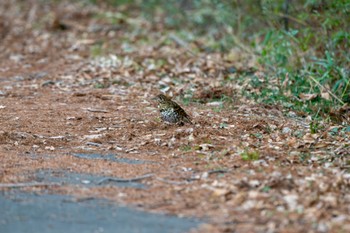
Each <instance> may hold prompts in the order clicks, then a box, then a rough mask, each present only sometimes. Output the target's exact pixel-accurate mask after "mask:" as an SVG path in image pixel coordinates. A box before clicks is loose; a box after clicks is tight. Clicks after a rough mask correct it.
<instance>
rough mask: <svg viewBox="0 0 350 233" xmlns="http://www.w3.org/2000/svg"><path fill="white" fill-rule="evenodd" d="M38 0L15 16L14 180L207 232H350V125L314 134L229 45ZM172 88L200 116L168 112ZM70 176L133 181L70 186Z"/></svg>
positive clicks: (2, 64)
mask: <svg viewBox="0 0 350 233" xmlns="http://www.w3.org/2000/svg"><path fill="white" fill-rule="evenodd" d="M12 2H14V3H15V2H16V1H12ZM32 2H33V5H29V4H27V3H23V2H21V3H17V4H13V5H9V6H7V7H8V8H7V9H8V10H7V12H5V11H4V10H3V12H2V14H1V17H2V19H6V20H3V21H2V22H5V23H3V24H2V25H3V28H2V29H1V30H2V32H3V33H4V35H5V36H4V37H3V39H2V44H1V46H0V49H1V51H3V52H2V53H1V57H0V163H1V167H0V183H1V184H9V183H32V182H58V185H52V186H37V187H25V188H21V190H23V191H26V192H29V193H31V192H34V193H46V192H48V193H54V194H64V195H70V196H74V197H77V198H106V199H108V200H112V201H114V202H116V203H119V204H127V205H129V206H132V207H135V208H141V209H143V210H147V211H151V212H163V213H169V214H175V215H178V216H187V217H197V218H202V219H205V220H206V222H207V224H204V225H202V226H201V227H200V228H199V229H198V230H197V231H198V232H231V231H237V232H252V231H254V232H275V231H278V232H305V231H309V232H327V231H333V232H334V231H337V230H339V232H341V231H344V232H346V231H350V218H349V216H350V215H349V208H348V206H349V204H350V203H349V202H350V196H349V178H350V177H349V176H348V174H347V173H346V172H344V169H346V166H347V164H346V160H344V155H346V154H348V149H347V146H346V145H348V143H349V140H348V133H346V134H345V135H334V134H330V133H328V132H330V130H331V129H333V128H331V127H330V128H329V131H327V129H326V130H325V131H324V133H322V134H311V132H310V129H309V126H310V121H309V119H307V118H302V117H297V116H296V114H295V113H293V112H290V113H288V112H283V111H282V110H281V109H279V108H278V107H276V106H263V105H259V104H254V103H252V102H250V101H249V100H246V99H245V98H244V97H242V96H240V95H239V94H238V93H239V92H238V90H241V89H242V88H244V87H242V86H241V85H239V84H238V83H235V82H227V80H226V79H225V77H224V75H223V73H222V71H223V70H224V69H225V68H226V66H227V65H230V64H227V63H225V62H218V61H220V59H223V58H222V55H220V54H211V55H205V54H200V55H199V57H197V58H195V57H193V56H192V55H191V54H188V53H186V52H185V51H186V50H185V49H184V48H182V47H179V46H178V44H176V43H170V42H169V40H168V39H167V38H168V37H167V33H162V32H161V31H157V30H156V29H154V28H152V25H150V24H149V23H147V22H143V21H138V19H136V20H135V21H132V20H131V19H127V21H126V22H123V23H120V24H119V25H118V27H115V28H114V27H113V25H112V24H110V23H109V22H108V20H106V19H105V18H96V17H94V16H95V15H96V14H101V13H103V12H104V11H103V8H101V9H99V8H97V7H95V6H92V5H87V6H80V5H79V4H78V3H76V4H72V5H69V4H66V3H64V2H63V3H60V4H58V5H53V4H47V5H42V4H41V5H40V4H39V3H37V2H36V1H32ZM1 4H2V5H4V4H5V3H1ZM5 5H6V4H5ZM19 6H21V7H19ZM0 8H1V7H0ZM1 9H4V8H1ZM23 9H25V10H23ZM31 11H35V14H33V13H30V12H31ZM115 12H117V11H115ZM55 14H56V16H55ZM44 16H46V18H45V17H44ZM55 17H57V18H55ZM55 19H56V21H57V20H58V22H60V23H62V24H64V25H66V26H67V28H68V29H67V30H61V29H60V28H59V27H58V28H57V25H56V24H54V23H52V22H56V21H55ZM8 22H11V23H8ZM135 28H136V29H137V30H139V31H138V34H136V36H135V30H136V29H135ZM137 30H136V31H137ZM153 30H154V31H153ZM150 32H152V33H150ZM125 38H127V39H128V40H127V41H126V42H125ZM145 38H147V40H148V41H153V42H152V43H145V42H144V40H145ZM154 41H157V43H154ZM170 41H171V40H170ZM127 46H129V47H127ZM97 49H98V50H102V51H104V52H103V53H102V54H101V55H100V56H97V57H94V56H93V53H95V52H96V51H95V50H97ZM94 51H95V52H94ZM106 51H107V53H105V52H106ZM242 59H245V58H244V57H241V60H240V62H242ZM223 60H224V59H223ZM257 75H258V73H257ZM222 83H225V84H224V85H222ZM161 90H162V91H166V92H167V94H169V95H173V96H174V99H175V100H176V101H177V102H178V103H180V104H181V105H182V106H183V107H184V108H185V109H186V110H187V112H188V113H189V114H190V115H191V116H192V118H193V121H194V122H195V124H194V125H185V126H182V127H178V126H173V125H167V124H164V123H162V122H161V121H160V120H159V114H158V112H157V109H156V107H155V104H154V103H153V102H152V101H151V98H152V97H153V96H155V95H156V94H158V93H159V92H160V91H161ZM189 92H191V93H192V94H191V96H192V100H194V101H191V102H189V104H186V103H185V102H183V101H182V100H186V98H187V97H188V96H189V94H188V93H189ZM222 94H225V95H226V96H229V97H230V100H229V101H226V102H222V101H218V99H217V97H220V96H221V95H222ZM180 97H184V99H181V98H180ZM187 99H188V98H187ZM344 161H345V162H344ZM344 166H345V167H344ZM46 171H50V172H49V173H45V174H46V175H45V176H41V177H40V176H38V174H40V172H46ZM62 171H64V172H63V173H62ZM66 173H72V174H90V175H92V176H98V177H105V178H106V177H109V178H111V177H112V178H116V179H119V180H115V181H106V182H107V183H106V184H103V185H101V184H96V185H91V186H88V185H87V184H88V183H89V182H91V181H92V180H93V179H92V178H91V179H90V178H87V179H83V181H82V182H80V183H79V184H77V183H69V182H68V183H60V181H62V180H64V174H66ZM145 175H146V177H144V178H143V179H136V180H133V179H134V178H137V177H140V176H141V177H142V176H145ZM77 176H78V175H77ZM55 177H59V178H58V179H56V180H54V179H53V178H55ZM121 179H131V180H130V181H132V182H131V183H135V185H136V187H130V186H121V185H115V183H123V181H125V180H121ZM84 180H85V181H84ZM86 180H87V181H86ZM84 182H85V183H84ZM94 182H95V181H94ZM96 182H97V181H96ZM138 185H143V186H144V187H146V188H138ZM1 190H3V191H2V192H7V191H10V190H11V188H1Z"/></svg>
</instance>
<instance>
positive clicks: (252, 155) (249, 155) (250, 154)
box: [241, 150, 260, 161]
mask: <svg viewBox="0 0 350 233" xmlns="http://www.w3.org/2000/svg"><path fill="white" fill-rule="evenodd" d="M259 157H260V155H259V152H258V151H254V150H245V151H244V152H243V153H242V154H241V158H242V159H243V160H244V161H254V160H258V159H259Z"/></svg>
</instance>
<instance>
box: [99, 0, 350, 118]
mask: <svg viewBox="0 0 350 233" xmlns="http://www.w3.org/2000/svg"><path fill="white" fill-rule="evenodd" d="M95 2H98V1H95ZM108 2H109V3H111V4H113V5H117V6H120V5H128V6H132V7H134V8H136V9H138V10H139V11H140V12H142V15H143V17H145V18H146V19H147V20H149V21H151V22H152V23H154V24H161V25H163V26H164V30H169V31H170V30H171V31H172V32H175V33H176V35H177V36H179V37H180V38H181V39H183V40H185V41H187V42H189V43H191V42H194V41H195V40H196V39H198V38H205V40H204V45H202V46H201V47H200V48H198V50H202V51H204V52H208V53H210V52H214V51H215V52H222V53H228V52H229V51H230V50H232V49H233V48H235V47H239V48H243V50H244V51H245V52H249V53H251V54H252V55H253V56H255V57H257V58H258V62H259V63H260V65H261V66H262V67H263V70H264V76H263V77H256V75H254V74H245V73H241V74H239V75H236V79H230V80H231V81H232V82H238V81H240V80H247V78H248V79H249V80H250V82H249V85H250V88H245V89H244V90H242V94H244V95H246V96H248V97H251V98H255V99H256V101H258V102H264V103H272V104H281V105H282V106H284V107H286V108H290V109H294V110H297V111H303V112H305V113H307V114H311V115H313V116H314V117H315V116H316V113H317V117H320V116H321V117H323V118H327V115H328V114H329V112H330V110H331V108H333V107H337V106H342V105H344V104H345V103H347V102H350V95H349V89H350V84H349V74H350V65H349V64H350V53H349V51H350V30H349V22H350V2H349V1H347V0H334V1H324V0H307V1H301V0H295V1H291V0H275V1H272V0H247V1H239V0H231V1H229V0H226V1H217V0H193V1H187V0H168V1H161V0H148V1H146V0H139V1H125V0H123V1H122V0H109V1H108ZM201 41H203V40H201ZM202 44H203V43H202ZM195 52H198V51H195ZM248 68H249V67H248ZM261 79H263V81H261ZM250 90H254V91H250ZM257 90H258V91H257Z"/></svg>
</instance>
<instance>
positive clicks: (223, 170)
mask: <svg viewBox="0 0 350 233" xmlns="http://www.w3.org/2000/svg"><path fill="white" fill-rule="evenodd" d="M228 172H229V170H225V169H216V170H211V171H208V174H209V175H210V174H214V173H228Z"/></svg>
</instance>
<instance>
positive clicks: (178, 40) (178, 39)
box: [169, 34, 197, 57]
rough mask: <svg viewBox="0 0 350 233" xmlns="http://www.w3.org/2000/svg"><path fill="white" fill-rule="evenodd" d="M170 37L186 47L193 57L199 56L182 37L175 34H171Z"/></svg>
mask: <svg viewBox="0 0 350 233" xmlns="http://www.w3.org/2000/svg"><path fill="white" fill-rule="evenodd" d="M169 38H170V39H172V40H173V41H175V43H176V44H178V45H179V46H181V47H183V48H185V50H186V52H188V53H189V54H191V55H192V56H193V57H197V56H196V54H195V53H194V52H192V50H191V49H190V48H189V47H188V44H187V43H186V42H185V41H183V40H182V39H180V38H179V37H177V36H176V35H174V34H170V36H169Z"/></svg>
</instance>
